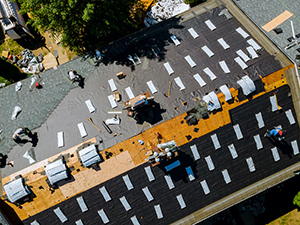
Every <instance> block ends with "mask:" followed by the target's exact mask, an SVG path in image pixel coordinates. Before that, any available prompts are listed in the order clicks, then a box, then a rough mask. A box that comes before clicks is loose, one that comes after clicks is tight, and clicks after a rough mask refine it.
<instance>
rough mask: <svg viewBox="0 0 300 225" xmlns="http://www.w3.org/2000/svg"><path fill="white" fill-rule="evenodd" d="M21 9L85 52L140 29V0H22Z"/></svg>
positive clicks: (37, 24)
mask: <svg viewBox="0 0 300 225" xmlns="http://www.w3.org/2000/svg"><path fill="white" fill-rule="evenodd" d="M19 3H20V5H21V7H20V8H21V10H20V12H21V13H23V14H24V13H29V14H30V19H29V21H28V23H29V24H31V25H32V26H33V27H34V28H35V29H38V30H41V31H50V32H51V33H52V34H53V35H60V34H61V35H62V39H61V43H62V45H63V46H68V47H69V48H70V49H71V50H74V51H76V52H79V53H80V52H84V51H87V50H90V49H93V48H95V46H96V45H104V44H107V43H109V42H111V41H114V40H116V39H118V38H121V37H123V36H125V35H127V34H130V33H131V32H133V31H135V30H136V29H137V25H136V22H135V18H134V16H133V13H132V11H133V9H134V11H135V12H136V11H137V9H140V8H141V7H142V5H141V4H138V0H19Z"/></svg>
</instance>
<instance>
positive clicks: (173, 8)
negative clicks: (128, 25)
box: [144, 0, 190, 27]
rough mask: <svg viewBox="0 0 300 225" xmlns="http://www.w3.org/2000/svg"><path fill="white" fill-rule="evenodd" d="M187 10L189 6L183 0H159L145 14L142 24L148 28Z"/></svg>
mask: <svg viewBox="0 0 300 225" xmlns="http://www.w3.org/2000/svg"><path fill="white" fill-rule="evenodd" d="M189 9H190V6H189V5H188V4H185V3H184V0H161V1H159V2H158V3H157V4H155V5H154V6H153V7H152V8H151V10H150V11H149V12H147V14H146V18H145V20H144V23H145V25H146V26H147V27H149V26H151V25H154V24H157V23H159V22H161V21H163V20H166V19H169V18H171V17H173V16H176V15H178V14H180V13H183V12H185V11H187V10H189Z"/></svg>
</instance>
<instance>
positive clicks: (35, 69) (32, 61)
mask: <svg viewBox="0 0 300 225" xmlns="http://www.w3.org/2000/svg"><path fill="white" fill-rule="evenodd" d="M21 55H22V59H20V60H18V62H17V66H19V67H21V68H22V70H23V71H24V72H25V73H32V74H36V73H39V72H41V71H42V70H43V68H44V66H43V64H42V61H43V55H39V56H38V57H36V56H35V55H34V54H33V53H32V52H31V51H30V50H29V49H24V50H23V51H22V53H21Z"/></svg>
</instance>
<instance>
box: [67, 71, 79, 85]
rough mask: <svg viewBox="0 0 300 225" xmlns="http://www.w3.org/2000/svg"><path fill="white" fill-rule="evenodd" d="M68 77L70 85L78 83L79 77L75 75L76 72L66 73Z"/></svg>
mask: <svg viewBox="0 0 300 225" xmlns="http://www.w3.org/2000/svg"><path fill="white" fill-rule="evenodd" d="M68 75H69V77H70V79H71V81H72V83H74V82H75V81H78V82H79V81H80V76H79V75H78V74H77V72H76V71H75V70H70V71H69V72H68Z"/></svg>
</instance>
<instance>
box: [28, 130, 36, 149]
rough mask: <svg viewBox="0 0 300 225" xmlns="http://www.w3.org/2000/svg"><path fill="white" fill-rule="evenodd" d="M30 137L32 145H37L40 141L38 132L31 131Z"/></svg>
mask: <svg viewBox="0 0 300 225" xmlns="http://www.w3.org/2000/svg"><path fill="white" fill-rule="evenodd" d="M28 137H29V138H31V143H32V147H36V146H37V143H38V141H39V139H38V135H37V132H35V133H34V134H32V133H31V132H30V133H29V134H28Z"/></svg>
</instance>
